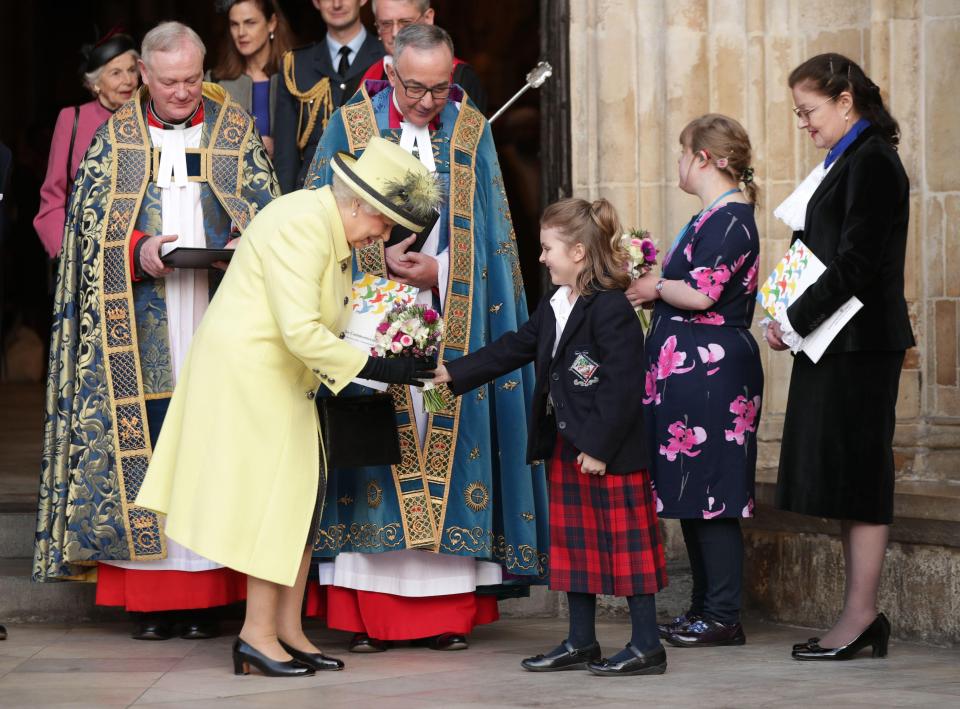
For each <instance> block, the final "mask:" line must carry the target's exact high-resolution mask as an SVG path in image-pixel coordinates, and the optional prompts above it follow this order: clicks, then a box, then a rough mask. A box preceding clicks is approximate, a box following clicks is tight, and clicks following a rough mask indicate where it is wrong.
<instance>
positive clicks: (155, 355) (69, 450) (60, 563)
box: [33, 84, 279, 581]
mask: <svg viewBox="0 0 960 709" xmlns="http://www.w3.org/2000/svg"><path fill="white" fill-rule="evenodd" d="M148 100H149V96H148V94H147V92H146V89H145V88H144V89H141V91H140V92H139V94H138V95H137V96H136V97H135V98H133V99H131V100H130V101H128V102H127V103H125V104H124V105H123V106H121V107H120V108H119V109H118V110H117V111H116V113H114V115H113V116H112V117H111V118H110V120H108V121H107V122H106V123H105V124H104V125H103V126H102V127H101V128H100V129H99V130H98V131H97V133H96V135H95V136H94V139H93V142H92V143H91V145H90V148H89V149H88V150H87V153H86V155H85V156H84V159H83V162H82V164H81V165H80V168H79V170H78V173H77V177H76V181H75V183H74V189H73V192H72V198H71V200H70V204H69V206H68V209H67V223H66V227H65V230H64V241H63V250H62V252H61V256H60V265H59V270H58V273H57V285H56V294H55V304H54V317H53V325H52V330H51V339H50V360H49V372H48V375H47V387H46V403H45V422H44V436H43V458H42V463H41V476H40V508H39V513H38V517H37V535H36V542H35V547H34V566H33V577H34V579H36V580H39V581H45V580H56V579H63V578H69V577H77V576H81V575H82V574H83V571H84V569H83V567H84V566H85V565H90V564H93V563H95V562H98V561H106V560H136V561H146V560H152V559H162V558H164V556H165V555H166V548H165V547H166V544H165V540H164V536H163V534H162V533H161V523H160V519H159V518H158V516H157V515H156V514H154V513H153V512H150V511H149V510H146V509H143V508H141V507H137V506H136V505H135V504H134V503H133V500H134V499H136V495H137V492H138V490H139V488H140V485H141V483H142V482H143V478H144V475H145V474H146V471H147V463H148V462H149V460H150V454H151V450H152V446H151V441H152V440H155V439H156V435H157V434H158V432H159V431H158V429H159V427H160V425H161V424H162V421H163V413H164V412H165V410H166V403H167V400H168V399H169V397H170V396H171V394H172V390H173V376H172V364H171V359H170V343H169V338H168V334H167V317H166V306H165V299H164V282H163V279H157V280H153V279H146V280H142V281H139V282H133V280H132V278H131V273H130V268H131V264H130V258H129V246H130V238H131V234H132V233H133V231H134V230H135V229H136V230H139V231H141V232H143V233H146V234H160V233H162V229H161V224H162V215H161V207H160V188H159V187H158V186H157V184H156V182H155V181H154V180H153V177H152V175H153V173H154V172H155V166H156V165H157V164H158V155H157V153H158V151H157V150H156V149H155V148H154V147H153V146H152V144H151V141H150V133H149V130H148V128H147V121H146V105H147V101H148ZM202 101H203V110H204V122H203V132H202V138H201V146H200V148H199V149H195V150H189V151H188V152H189V153H190V154H191V155H193V154H196V155H198V156H199V158H194V159H195V160H196V159H199V161H200V176H199V177H191V178H190V179H191V180H197V181H200V182H201V183H202V184H201V185H200V199H201V204H202V210H203V225H204V232H205V234H206V240H207V244H208V246H209V247H212V248H217V247H223V246H224V245H225V244H226V242H227V241H228V240H229V238H230V237H231V230H233V231H237V230H239V231H241V232H242V231H243V229H245V228H246V226H247V224H249V222H250V220H251V219H252V218H253V216H254V215H255V214H256V213H257V212H258V211H259V210H260V209H261V208H262V207H264V206H265V205H266V204H267V203H269V202H270V200H272V199H273V198H274V197H276V196H278V195H279V188H278V186H277V181H276V178H275V176H274V173H273V168H272V166H271V165H270V161H269V159H268V158H267V154H266V152H265V151H264V149H263V144H262V142H261V141H260V137H259V135H258V134H257V132H256V130H255V129H254V125H253V120H252V119H251V118H250V116H249V115H247V113H246V112H244V111H243V109H242V108H241V107H240V106H239V105H238V104H236V103H234V102H233V101H232V100H230V98H229V96H228V95H227V93H226V92H225V91H224V90H223V89H222V88H221V87H219V86H217V85H215V84H204V85H203V98H202ZM218 283H219V276H217V275H213V273H212V272H211V278H210V284H211V285H210V290H211V297H212V295H213V292H214V291H215V289H216V285H217V284H218ZM151 429H153V430H151Z"/></svg>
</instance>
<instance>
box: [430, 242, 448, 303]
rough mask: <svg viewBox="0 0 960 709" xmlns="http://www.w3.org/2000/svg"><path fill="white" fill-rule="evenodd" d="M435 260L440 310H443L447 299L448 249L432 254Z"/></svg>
mask: <svg viewBox="0 0 960 709" xmlns="http://www.w3.org/2000/svg"><path fill="white" fill-rule="evenodd" d="M434 258H435V259H436V260H437V290H438V291H440V312H441V313H442V312H443V308H444V305H445V301H446V300H447V278H448V277H449V275H450V249H444V250H443V251H441V252H440V253H439V254H437V255H436V256H434Z"/></svg>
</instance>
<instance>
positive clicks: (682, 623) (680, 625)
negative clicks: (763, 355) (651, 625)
mask: <svg viewBox="0 0 960 709" xmlns="http://www.w3.org/2000/svg"><path fill="white" fill-rule="evenodd" d="M702 617H703V616H701V615H699V614H697V613H691V612H690V611H687V612H686V613H684V614H683V615H678V616H677V617H676V618H674V619H673V620H671V621H668V622H666V623H658V624H657V632H659V633H660V639H661V640H666V639H667V636H668V635H670V634H671V633H676V632H677V631H680V630H684V629H685V628H686V627H687V626H688V625H690V623H693V622H694V621H697V620H700V619H701V618H702Z"/></svg>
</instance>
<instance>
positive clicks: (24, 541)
mask: <svg viewBox="0 0 960 709" xmlns="http://www.w3.org/2000/svg"><path fill="white" fill-rule="evenodd" d="M36 520H37V516H36V514H35V513H32V512H0V558H22V557H32V556H33V538H34V532H35V529H36Z"/></svg>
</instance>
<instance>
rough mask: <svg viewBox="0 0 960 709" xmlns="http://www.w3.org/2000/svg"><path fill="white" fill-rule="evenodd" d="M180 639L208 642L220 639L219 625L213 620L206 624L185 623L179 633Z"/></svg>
mask: <svg viewBox="0 0 960 709" xmlns="http://www.w3.org/2000/svg"><path fill="white" fill-rule="evenodd" d="M180 637H181V638H183V639H184V640H209V639H210V638H217V637H220V623H218V622H217V621H215V620H214V621H209V622H206V623H203V622H199V623H186V624H185V625H184V626H183V629H182V630H181V631H180Z"/></svg>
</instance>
